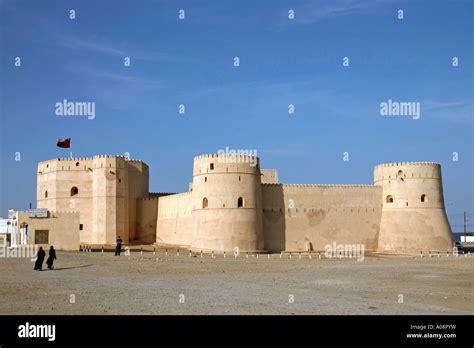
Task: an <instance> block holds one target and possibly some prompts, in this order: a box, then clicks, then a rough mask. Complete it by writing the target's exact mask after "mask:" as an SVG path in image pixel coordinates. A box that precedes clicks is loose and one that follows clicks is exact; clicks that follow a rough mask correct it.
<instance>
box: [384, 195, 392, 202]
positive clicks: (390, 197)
mask: <svg viewBox="0 0 474 348" xmlns="http://www.w3.org/2000/svg"><path fill="white" fill-rule="evenodd" d="M385 202H387V203H393V197H392V196H390V195H388V196H387V198H386V199H385Z"/></svg>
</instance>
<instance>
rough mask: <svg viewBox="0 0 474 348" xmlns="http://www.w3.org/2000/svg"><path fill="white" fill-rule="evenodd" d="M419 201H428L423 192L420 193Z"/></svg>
mask: <svg viewBox="0 0 474 348" xmlns="http://www.w3.org/2000/svg"><path fill="white" fill-rule="evenodd" d="M421 202H422V203H424V202H428V199H427V198H426V195H425V194H422V195H421Z"/></svg>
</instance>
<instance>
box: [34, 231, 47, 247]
mask: <svg viewBox="0 0 474 348" xmlns="http://www.w3.org/2000/svg"><path fill="white" fill-rule="evenodd" d="M48 243H49V230H35V244H48Z"/></svg>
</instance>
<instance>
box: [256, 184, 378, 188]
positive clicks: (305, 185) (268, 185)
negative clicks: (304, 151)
mask: <svg viewBox="0 0 474 348" xmlns="http://www.w3.org/2000/svg"><path fill="white" fill-rule="evenodd" d="M262 185H263V186H266V187H278V186H281V187H323V188H324V187H344V188H346V187H371V188H373V187H375V186H374V185H370V184H262Z"/></svg>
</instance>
